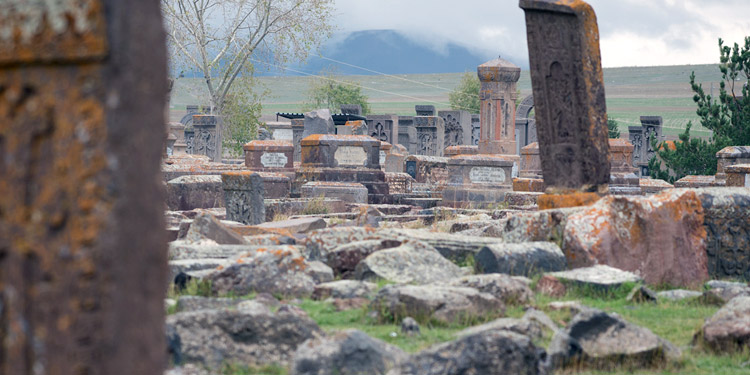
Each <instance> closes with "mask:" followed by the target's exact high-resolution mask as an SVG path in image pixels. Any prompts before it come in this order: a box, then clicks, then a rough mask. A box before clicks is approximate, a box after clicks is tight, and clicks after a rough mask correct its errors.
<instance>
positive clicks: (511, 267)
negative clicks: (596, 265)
mask: <svg viewBox="0 0 750 375" xmlns="http://www.w3.org/2000/svg"><path fill="white" fill-rule="evenodd" d="M474 269H475V270H476V272H478V273H505V274H509V275H519V276H533V275H535V274H538V273H542V272H553V271H563V270H565V269H566V260H565V255H564V254H563V252H562V251H561V250H560V247H558V246H557V245H556V244H554V243H552V242H526V243H520V244H506V243H499V244H494V245H489V246H485V247H483V248H482V250H480V251H479V252H478V253H477V254H476V256H474Z"/></svg>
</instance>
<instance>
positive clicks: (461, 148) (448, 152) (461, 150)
mask: <svg viewBox="0 0 750 375" xmlns="http://www.w3.org/2000/svg"><path fill="white" fill-rule="evenodd" d="M478 153H479V147H478V146H473V145H458V146H448V147H446V148H445V151H444V155H445V157H446V158H449V157H452V156H456V155H476V154H478Z"/></svg>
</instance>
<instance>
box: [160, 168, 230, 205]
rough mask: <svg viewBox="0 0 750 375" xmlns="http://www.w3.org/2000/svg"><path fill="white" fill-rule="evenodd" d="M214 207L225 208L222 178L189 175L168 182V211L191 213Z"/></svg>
mask: <svg viewBox="0 0 750 375" xmlns="http://www.w3.org/2000/svg"><path fill="white" fill-rule="evenodd" d="M214 207H224V190H223V189H222V186H221V176H218V175H188V176H181V177H177V178H175V179H173V180H169V182H167V208H168V209H170V210H174V211H189V210H193V209H196V208H214Z"/></svg>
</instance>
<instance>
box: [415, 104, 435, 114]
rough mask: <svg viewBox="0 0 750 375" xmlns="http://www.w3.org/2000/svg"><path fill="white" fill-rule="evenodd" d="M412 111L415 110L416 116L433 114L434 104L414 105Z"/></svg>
mask: <svg viewBox="0 0 750 375" xmlns="http://www.w3.org/2000/svg"><path fill="white" fill-rule="evenodd" d="M414 111H415V112H417V116H435V106H434V105H415V106H414Z"/></svg>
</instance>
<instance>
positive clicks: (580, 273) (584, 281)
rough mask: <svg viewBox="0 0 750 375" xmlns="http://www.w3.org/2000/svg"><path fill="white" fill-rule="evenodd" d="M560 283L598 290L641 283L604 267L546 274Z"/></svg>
mask: <svg viewBox="0 0 750 375" xmlns="http://www.w3.org/2000/svg"><path fill="white" fill-rule="evenodd" d="M548 275H550V276H554V277H556V278H558V279H560V280H562V281H568V282H573V283H576V284H580V285H586V286H592V287H598V288H616V287H618V286H620V285H622V284H624V283H637V282H641V281H643V279H641V278H640V277H639V276H638V275H636V274H634V273H632V272H627V271H623V270H619V269H617V268H613V267H610V266H605V265H596V266H593V267H585V268H576V269H573V270H570V271H562V272H552V273H548Z"/></svg>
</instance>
